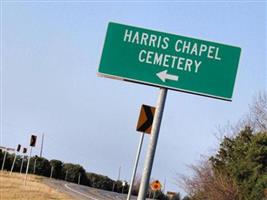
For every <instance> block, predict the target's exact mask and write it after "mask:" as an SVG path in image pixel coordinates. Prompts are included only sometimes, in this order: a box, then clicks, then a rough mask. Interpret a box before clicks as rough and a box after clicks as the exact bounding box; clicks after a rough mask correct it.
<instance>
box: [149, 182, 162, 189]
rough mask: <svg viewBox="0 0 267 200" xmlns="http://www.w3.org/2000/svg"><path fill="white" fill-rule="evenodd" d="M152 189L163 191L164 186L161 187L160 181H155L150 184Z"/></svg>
mask: <svg viewBox="0 0 267 200" xmlns="http://www.w3.org/2000/svg"><path fill="white" fill-rule="evenodd" d="M150 188H151V190H153V191H158V190H161V188H162V185H161V183H160V182H159V180H156V181H153V182H152V183H151V184H150Z"/></svg>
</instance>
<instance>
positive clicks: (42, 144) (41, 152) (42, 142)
mask: <svg viewBox="0 0 267 200" xmlns="http://www.w3.org/2000/svg"><path fill="white" fill-rule="evenodd" d="M43 146H44V133H42V141H41V150H40V158H42V156H43Z"/></svg>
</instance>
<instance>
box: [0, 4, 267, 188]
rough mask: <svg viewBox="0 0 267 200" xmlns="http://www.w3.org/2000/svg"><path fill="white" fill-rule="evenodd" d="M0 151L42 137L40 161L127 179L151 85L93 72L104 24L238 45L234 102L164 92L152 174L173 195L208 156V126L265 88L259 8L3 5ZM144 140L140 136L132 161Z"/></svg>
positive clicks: (212, 128)
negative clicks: (195, 165) (181, 179)
mask: <svg viewBox="0 0 267 200" xmlns="http://www.w3.org/2000/svg"><path fill="white" fill-rule="evenodd" d="M1 5H2V8H1V11H2V13H1V17H2V18H1V22H2V29H1V34H2V35H1V36H2V51H1V52H2V60H1V63H2V66H1V69H2V71H1V72H2V73H1V78H2V79H1V83H2V84H1V92H2V96H1V102H2V107H1V114H2V119H1V122H2V127H1V145H4V146H10V147H15V146H16V145H17V144H18V143H20V144H22V145H23V146H25V145H28V140H29V136H30V134H31V133H35V134H37V135H38V137H39V138H38V142H39V143H38V146H37V148H35V149H34V150H33V153H34V154H39V151H40V140H39V139H40V136H41V134H42V133H44V134H45V141H44V156H45V157H47V158H48V159H60V160H63V161H65V162H72V163H79V164H81V165H82V166H84V167H85V169H86V170H87V171H90V172H96V173H101V174H105V175H107V176H109V177H111V178H113V179H116V178H117V175H118V168H119V166H122V171H121V178H122V179H125V180H129V179H130V176H131V171H132V168H133V162H134V157H135V153H136V148H137V144H138V140H139V136H140V135H139V133H137V132H136V131H135V127H136V122H137V118H138V115H139V109H140V105H141V104H150V105H155V103H156V100H157V95H158V92H159V90H158V88H154V87H149V86H143V85H139V84H133V83H127V82H122V81H117V80H111V79H106V78H100V77H97V76H96V73H97V69H98V65H99V62H100V56H101V51H102V47H103V43H104V38H105V33H106V28H107V25H108V22H110V21H114V22H119V23H123V24H130V25H134V26H139V27H144V28H148V29H155V30H159V31H163V32H170V33H175V34H178V35H184V36H189V37H194V38H200V39H204V40H210V41H215V42H219V43H225V44H231V45H234V46H239V47H241V48H242V53H241V60H240V63H239V69H238V74H237V78H236V84H235V89H234V95H233V102H231V103H230V102H225V101H221V100H215V99H210V98H206V97H200V96H196V95H191V94H185V93H179V92H174V91H169V93H168V97H167V101H166V107H165V112H164V118H163V121H162V127H161V132H160V137H159V142H158V146H157V152H156V157H155V160H154V167H153V172H152V177H154V178H157V179H159V180H161V181H162V182H163V181H164V179H165V178H166V181H167V185H166V187H167V190H171V191H180V192H182V189H180V188H178V186H177V185H175V184H174V182H175V177H176V174H184V175H188V174H190V171H189V170H188V168H187V166H186V165H188V164H193V163H197V161H198V160H200V158H201V155H210V154H212V153H214V151H215V149H216V148H217V146H218V141H217V139H216V137H215V136H214V134H215V133H216V132H217V126H219V125H221V126H224V125H225V124H227V123H228V122H231V123H235V122H237V121H238V120H239V119H240V118H241V117H242V116H243V115H244V114H245V113H246V112H247V110H248V105H249V104H250V103H251V100H252V98H253V96H254V95H255V94H256V93H257V92H259V91H262V90H266V89H267V85H266V84H267V83H266V77H267V73H266V42H267V41H266V27H267V25H266V20H267V19H266V2H264V1H261V2H260V1H258V2H257V3H253V2H245V3H241V1H240V2H234V3H231V2H230V1H224V2H217V3H210V2H209V1H205V2H197V1H195V2H189V3H186V2H179V1H177V2H171V1H168V2H163V1H162V2H156V1H153V2H147V3H145V2H140V1H139V2H128V3H123V2H107V1H102V2H96V1H95V2H86V1H83V2H75V1H74V2H63V1H61V2H46V1H43V2H38V1H34V2H33V1H28V2H23V1H16V2H15V1H2V3H1ZM147 144H148V137H146V139H145V143H144V146H143V153H142V156H141V162H140V165H139V170H138V171H139V173H141V171H142V169H143V160H144V155H145V152H146V147H147Z"/></svg>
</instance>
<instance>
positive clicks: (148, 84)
mask: <svg viewBox="0 0 267 200" xmlns="http://www.w3.org/2000/svg"><path fill="white" fill-rule="evenodd" d="M97 76H99V77H105V78H111V79H115V80H121V81H126V82H131V83H138V84H143V85H147V86H154V87H158V88H166V89H170V90H173V91H178V92H183V93H187V94H193V95H198V96H202V97H210V98H213V99H219V100H224V101H227V102H232V98H224V97H221V96H215V95H208V94H205V93H201V92H192V91H189V90H184V89H177V88H175V87H169V86H163V85H159V84H155V83H150V82H146V81H139V80H135V79H131V78H127V77H122V76H115V75H110V74H105V73H101V72H97ZM234 86H235V83H234Z"/></svg>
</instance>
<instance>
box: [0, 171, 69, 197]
mask: <svg viewBox="0 0 267 200" xmlns="http://www.w3.org/2000/svg"><path fill="white" fill-rule="evenodd" d="M43 179H44V178H43V177H40V176H34V175H28V178H27V184H26V186H25V185H24V174H23V175H20V174H19V173H12V175H10V174H9V173H7V172H0V200H18V199H19V200H47V199H53V200H73V199H72V198H71V197H69V196H68V195H66V194H63V193H60V192H59V191H57V190H55V189H53V188H51V187H49V186H47V185H45V184H44V183H42V180H43Z"/></svg>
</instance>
